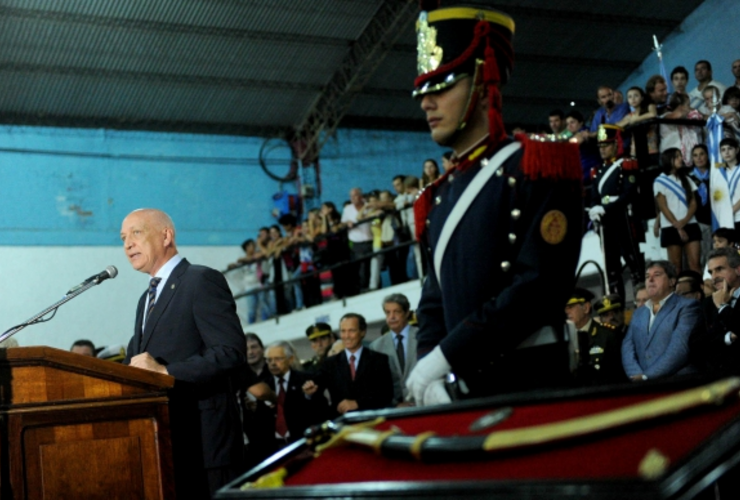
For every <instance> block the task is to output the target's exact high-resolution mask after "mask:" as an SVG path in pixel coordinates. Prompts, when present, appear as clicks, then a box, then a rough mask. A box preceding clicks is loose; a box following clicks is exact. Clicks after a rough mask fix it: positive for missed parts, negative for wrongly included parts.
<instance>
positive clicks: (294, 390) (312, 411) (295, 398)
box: [266, 370, 329, 442]
mask: <svg viewBox="0 0 740 500" xmlns="http://www.w3.org/2000/svg"><path fill="white" fill-rule="evenodd" d="M308 380H311V375H310V374H308V373H305V372H299V371H295V370H291V371H290V379H289V380H288V390H287V391H285V409H284V412H285V422H286V423H287V424H288V431H290V439H289V441H290V442H293V441H297V440H298V439H300V438H302V437H303V432H304V431H305V430H306V429H307V428H308V427H310V426H312V425H316V424H319V423H321V422H322V421H324V420H326V419H327V418H328V414H329V406H328V405H327V402H326V398H324V396H323V395H321V394H314V396H313V397H312V398H310V399H309V398H307V397H306V395H305V394H304V393H303V389H302V387H303V384H305V383H306V381H308ZM267 385H269V386H270V388H271V389H272V390H273V391H275V394H277V390H276V386H275V377H270V380H269V381H268V382H267ZM271 414H272V419H271V421H270V426H269V427H268V429H266V432H268V434H269V436H270V437H271V438H273V437H274V436H275V421H276V417H277V405H274V406H273V407H272V408H271Z"/></svg>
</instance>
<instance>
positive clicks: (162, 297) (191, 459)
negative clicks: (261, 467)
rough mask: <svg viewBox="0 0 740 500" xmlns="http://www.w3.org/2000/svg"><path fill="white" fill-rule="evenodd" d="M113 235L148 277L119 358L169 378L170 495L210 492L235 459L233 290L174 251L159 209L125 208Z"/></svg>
mask: <svg viewBox="0 0 740 500" xmlns="http://www.w3.org/2000/svg"><path fill="white" fill-rule="evenodd" d="M121 241H123V248H124V251H125V252H126V257H128V260H129V262H130V263H131V266H132V267H133V268H134V269H136V270H137V271H140V272H142V273H145V274H148V275H149V276H150V277H151V279H150V280H149V290H148V291H147V292H144V294H143V295H142V296H141V298H140V299H139V305H138V307H137V309H136V321H135V323H134V336H133V338H132V339H131V341H130V342H129V345H128V350H127V354H126V359H125V360H124V364H130V365H131V366H134V367H137V368H141V369H144V370H151V371H155V372H159V373H163V374H169V375H171V376H173V377H174V378H175V386H174V388H173V390H172V391H171V393H170V412H169V414H170V431H171V435H172V458H173V462H174V475H175V489H176V496H177V497H178V498H211V497H212V496H213V493H215V491H216V490H217V489H218V488H220V487H221V486H223V485H224V484H225V483H226V482H228V481H230V480H231V479H233V478H235V477H236V475H237V474H238V473H239V472H240V467H241V461H242V451H243V450H242V438H241V429H240V422H239V410H238V407H237V401H236V398H235V397H234V394H236V388H235V387H234V384H233V380H232V376H233V375H234V373H235V371H236V370H238V369H239V368H241V367H242V366H244V363H245V362H246V342H245V340H244V333H243V332H242V328H241V324H240V323H239V318H238V317H237V315H236V305H235V304H234V297H233V296H232V294H231V291H230V290H229V286H228V285H227V283H226V279H225V278H224V276H223V274H221V273H220V272H218V271H216V270H214V269H211V268H208V267H204V266H196V265H191V264H190V263H189V262H188V261H187V260H185V259H183V258H182V256H180V254H178V252H177V247H176V245H175V226H174V224H173V223H172V219H170V217H169V216H168V215H167V214H166V213H164V212H162V211H161V210H154V209H141V210H136V211H134V212H131V213H130V214H129V215H128V216H127V217H126V218H125V219H124V220H123V223H122V224H121ZM209 492H210V493H209Z"/></svg>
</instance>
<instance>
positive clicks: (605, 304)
mask: <svg viewBox="0 0 740 500" xmlns="http://www.w3.org/2000/svg"><path fill="white" fill-rule="evenodd" d="M623 304H624V301H623V300H622V297H620V296H619V295H617V294H616V293H610V294H609V295H605V296H604V298H603V299H601V300H600V301H598V302H597V303H596V306H595V307H594V308H595V309H596V314H604V313H605V312H609V311H614V310H622V309H624V305H623Z"/></svg>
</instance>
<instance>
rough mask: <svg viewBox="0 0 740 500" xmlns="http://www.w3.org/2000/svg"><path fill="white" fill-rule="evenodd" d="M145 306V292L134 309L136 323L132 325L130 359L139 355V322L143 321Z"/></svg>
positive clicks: (140, 333) (140, 332)
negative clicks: (132, 337) (132, 336)
mask: <svg viewBox="0 0 740 500" xmlns="http://www.w3.org/2000/svg"><path fill="white" fill-rule="evenodd" d="M145 304H146V292H144V294H143V295H142V296H141V298H140V299H139V305H138V307H137V308H136V322H135V323H134V341H133V350H134V352H133V353H132V354H131V355H132V357H133V356H136V355H137V354H141V352H142V351H141V335H142V331H141V322H142V321H143V320H144V305H145Z"/></svg>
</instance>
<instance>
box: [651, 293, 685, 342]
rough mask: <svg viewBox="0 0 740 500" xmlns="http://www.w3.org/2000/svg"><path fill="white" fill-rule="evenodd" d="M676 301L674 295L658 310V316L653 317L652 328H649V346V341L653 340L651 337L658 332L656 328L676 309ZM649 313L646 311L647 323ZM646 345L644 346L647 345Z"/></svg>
mask: <svg viewBox="0 0 740 500" xmlns="http://www.w3.org/2000/svg"><path fill="white" fill-rule="evenodd" d="M677 301H678V298H677V297H676V294H673V295H672V296H671V298H669V299H668V300H666V302H665V304H663V307H661V308H660V309H659V310H658V314H656V315H655V319H654V320H653V326H652V327H650V330H649V335H648V340H647V344H650V341H651V340H653V336H654V335H655V332H656V331H658V328H659V327H660V325H661V324H662V323H663V321H665V319H666V318H667V317H668V316H669V315H670V314H671V311H673V309H674V308H675V307H676V302H677ZM649 315H650V312H649V311H648V321H649V320H650V316H649ZM647 344H646V345H647Z"/></svg>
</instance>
